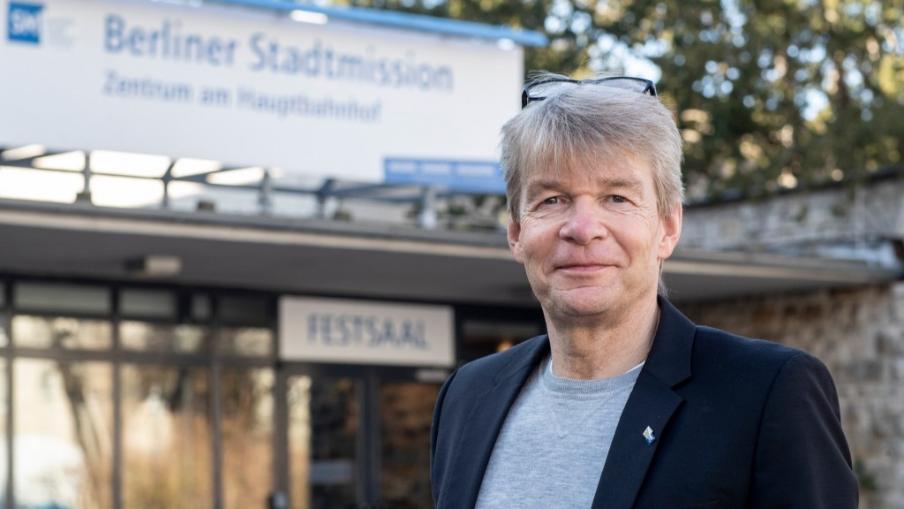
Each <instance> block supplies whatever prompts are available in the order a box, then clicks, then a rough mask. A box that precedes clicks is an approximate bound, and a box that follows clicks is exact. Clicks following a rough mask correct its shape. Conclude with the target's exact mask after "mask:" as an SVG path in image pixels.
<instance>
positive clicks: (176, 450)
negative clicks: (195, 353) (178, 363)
mask: <svg viewBox="0 0 904 509" xmlns="http://www.w3.org/2000/svg"><path fill="white" fill-rule="evenodd" d="M209 402H210V387H209V384H208V378H207V370H206V369H202V368H186V367H183V368H179V367H161V366H124V367H123V368H122V419H123V421H122V435H123V444H122V449H123V466H124V468H123V473H122V477H123V479H122V483H123V484H122V491H123V500H124V502H125V503H124V507H127V508H128V509H164V508H165V509H180V508H185V509H189V508H192V509H193V508H196V507H211V504H212V502H211V492H212V491H211V490H212V488H211V478H212V475H213V474H212V469H211V450H210V426H209V421H208V405H209Z"/></svg>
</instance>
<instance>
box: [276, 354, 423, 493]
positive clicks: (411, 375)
mask: <svg viewBox="0 0 904 509" xmlns="http://www.w3.org/2000/svg"><path fill="white" fill-rule="evenodd" d="M415 373H416V370H414V369H406V368H378V367H373V366H368V367H364V366H361V367H349V366H342V367H340V366H305V367H296V368H290V369H289V370H288V371H287V373H286V374H285V375H284V376H281V377H280V378H281V379H282V380H284V385H283V386H282V387H281V389H280V390H278V391H277V393H278V394H279V393H282V394H284V396H282V397H280V399H281V401H282V402H283V404H284V405H285V407H284V408H283V409H281V410H280V411H279V412H277V413H278V414H280V415H284V416H285V420H284V425H279V426H278V427H279V428H282V429H284V430H285V433H284V436H285V445H284V446H282V445H280V446H278V447H277V455H278V456H279V457H278V460H277V470H278V471H280V470H283V471H284V472H286V474H285V476H284V477H283V479H282V480H281V483H280V484H281V485H282V490H283V491H286V492H288V495H289V497H288V499H289V507H291V508H292V509H345V508H349V509H352V508H354V509H360V508H392V509H420V508H426V507H431V506H432V500H431V494H430V471H429V462H430V424H431V420H432V417H433V406H434V404H435V402H436V397H437V395H438V394H439V389H440V382H439V381H438V380H430V381H417V380H416V376H415ZM278 383H279V382H278ZM283 465H284V466H283Z"/></svg>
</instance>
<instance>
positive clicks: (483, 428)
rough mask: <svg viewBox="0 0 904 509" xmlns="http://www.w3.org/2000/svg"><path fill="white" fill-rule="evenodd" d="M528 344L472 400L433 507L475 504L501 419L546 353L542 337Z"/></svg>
mask: <svg viewBox="0 0 904 509" xmlns="http://www.w3.org/2000/svg"><path fill="white" fill-rule="evenodd" d="M530 341H531V343H530V344H525V345H523V350H524V351H523V352H519V353H518V356H517V357H515V358H514V359H513V360H512V361H511V362H510V363H509V364H508V365H507V366H506V367H505V368H504V369H502V370H500V371H499V372H498V373H497V374H496V376H495V377H494V378H493V380H492V383H491V386H490V387H489V388H488V389H487V390H485V391H483V392H482V393H479V394H476V395H475V397H474V398H473V402H474V403H473V406H472V407H471V410H470V412H469V413H468V416H467V418H466V419H465V421H464V422H467V423H468V425H467V426H466V427H465V428H464V431H463V432H462V434H461V436H460V437H459V440H458V443H457V444H456V447H455V449H454V452H453V454H454V455H455V456H454V458H453V460H452V461H451V464H452V465H454V467H452V468H450V469H449V472H450V475H451V477H450V479H449V481H448V486H447V487H446V488H445V489H444V491H443V495H444V496H443V498H442V499H441V500H439V501H438V503H437V507H440V508H443V509H451V508H456V507H461V508H472V507H474V505H475V504H476V503H477V496H478V494H479V493H480V485H481V483H482V482H483V475H484V472H485V471H486V468H487V464H488V463H489V461H490V455H492V453H493V446H494V445H495V443H496V438H497V437H498V436H499V431H500V430H501V429H502V424H503V422H505V417H506V415H507V414H508V411H509V409H510V408H511V407H512V404H513V403H514V402H515V399H516V398H517V397H518V394H519V393H520V392H521V387H522V386H524V383H525V382H526V381H527V378H528V376H530V374H531V371H532V370H533V368H534V367H535V366H536V365H537V364H538V363H539V362H540V360H541V359H542V358H543V356H545V355H547V354H548V353H549V340H548V338H547V337H546V336H540V337H537V338H534V339H533V340H530Z"/></svg>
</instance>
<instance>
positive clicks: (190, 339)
mask: <svg viewBox="0 0 904 509" xmlns="http://www.w3.org/2000/svg"><path fill="white" fill-rule="evenodd" d="M204 334H205V329H204V328H203V327H198V326H195V325H160V324H152V323H145V322H132V321H124V322H121V323H120V325H119V342H120V344H121V345H122V347H123V348H124V349H127V350H138V351H149V352H171V353H196V352H201V351H202V350H203V349H204Z"/></svg>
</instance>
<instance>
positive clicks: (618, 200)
mask: <svg viewBox="0 0 904 509" xmlns="http://www.w3.org/2000/svg"><path fill="white" fill-rule="evenodd" d="M609 201H611V202H612V203H628V202H629V201H630V200H628V199H627V198H625V197H624V196H622V195H620V194H613V195H610V196H609Z"/></svg>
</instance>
